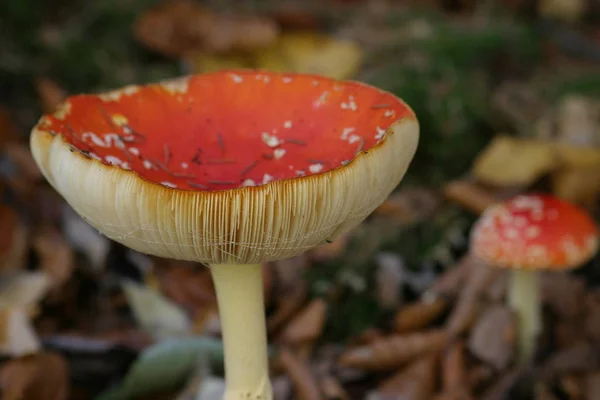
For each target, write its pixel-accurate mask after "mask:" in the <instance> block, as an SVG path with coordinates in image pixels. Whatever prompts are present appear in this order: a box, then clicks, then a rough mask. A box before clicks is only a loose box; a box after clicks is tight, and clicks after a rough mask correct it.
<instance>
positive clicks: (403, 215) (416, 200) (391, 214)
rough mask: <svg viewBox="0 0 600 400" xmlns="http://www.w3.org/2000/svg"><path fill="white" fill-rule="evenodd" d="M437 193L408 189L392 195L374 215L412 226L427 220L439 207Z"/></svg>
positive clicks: (424, 189) (428, 190)
mask: <svg viewBox="0 0 600 400" xmlns="http://www.w3.org/2000/svg"><path fill="white" fill-rule="evenodd" d="M440 203H441V199H440V196H439V194H438V193H437V192H435V191H433V190H430V189H426V188H419V187H414V188H408V189H403V190H400V191H397V192H395V193H392V194H391V195H390V196H389V197H388V198H387V199H386V200H385V201H384V202H383V204H382V205H380V206H379V207H378V208H376V209H375V211H374V215H381V216H384V217H388V218H392V219H393V220H394V221H396V222H398V223H399V224H402V225H409V224H414V223H417V222H420V221H423V220H424V219H426V218H429V217H430V216H431V215H432V214H433V213H434V212H435V211H436V210H437V209H438V207H439V206H440Z"/></svg>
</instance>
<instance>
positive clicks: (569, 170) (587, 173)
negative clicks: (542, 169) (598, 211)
mask: <svg viewBox="0 0 600 400" xmlns="http://www.w3.org/2000/svg"><path fill="white" fill-rule="evenodd" d="M552 192H553V193H554V194H555V195H556V196H557V197H560V198H562V199H564V200H567V201H569V202H571V203H573V204H577V205H580V206H583V207H587V208H589V209H593V208H594V207H595V206H596V204H597V203H598V200H599V199H600V163H598V164H597V165H594V166H591V167H565V168H562V169H560V170H558V171H556V172H555V173H554V174H552Z"/></svg>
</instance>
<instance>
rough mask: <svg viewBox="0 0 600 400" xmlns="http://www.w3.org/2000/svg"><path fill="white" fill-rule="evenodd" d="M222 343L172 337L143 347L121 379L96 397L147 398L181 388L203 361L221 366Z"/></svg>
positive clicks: (109, 399)
mask: <svg viewBox="0 0 600 400" xmlns="http://www.w3.org/2000/svg"><path fill="white" fill-rule="evenodd" d="M222 361H223V344H222V342H221V341H220V340H217V339H214V338H208V337H202V336H197V337H188V338H173V339H166V340H163V341H161V342H159V343H157V344H155V345H153V346H151V347H149V348H148V349H146V350H145V351H144V352H143V353H142V354H141V355H140V356H139V357H138V359H137V360H136V361H135V363H133V365H132V366H131V368H130V369H129V371H128V372H127V375H126V376H125V378H124V380H123V382H122V383H121V384H120V385H119V386H118V387H116V388H112V389H110V390H109V391H107V392H106V393H104V394H103V395H101V396H100V397H99V398H98V400H116V399H119V400H133V399H137V398H146V396H148V395H149V394H151V393H160V392H164V391H168V390H171V389H176V388H179V387H181V386H182V385H183V384H184V383H185V381H186V380H187V379H189V378H190V376H191V374H192V373H193V372H194V371H195V369H196V368H197V367H198V365H199V364H200V363H202V362H205V363H208V364H209V365H210V364H212V365H213V366H214V368H217V367H222Z"/></svg>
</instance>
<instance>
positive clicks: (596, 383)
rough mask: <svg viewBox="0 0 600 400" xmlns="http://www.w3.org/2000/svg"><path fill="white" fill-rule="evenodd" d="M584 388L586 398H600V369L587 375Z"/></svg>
mask: <svg viewBox="0 0 600 400" xmlns="http://www.w3.org/2000/svg"><path fill="white" fill-rule="evenodd" d="M584 390H585V398H586V399H589V400H591V399H600V371H596V372H592V373H589V374H587V375H585V380H584Z"/></svg>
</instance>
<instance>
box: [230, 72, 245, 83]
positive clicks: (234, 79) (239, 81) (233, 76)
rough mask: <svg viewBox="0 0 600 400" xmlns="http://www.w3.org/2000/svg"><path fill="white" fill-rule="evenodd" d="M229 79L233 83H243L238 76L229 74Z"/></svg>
mask: <svg viewBox="0 0 600 400" xmlns="http://www.w3.org/2000/svg"><path fill="white" fill-rule="evenodd" d="M231 79H232V80H233V81H234V82H235V83H242V82H243V81H244V78H242V77H241V76H240V75H238V74H231Z"/></svg>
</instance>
